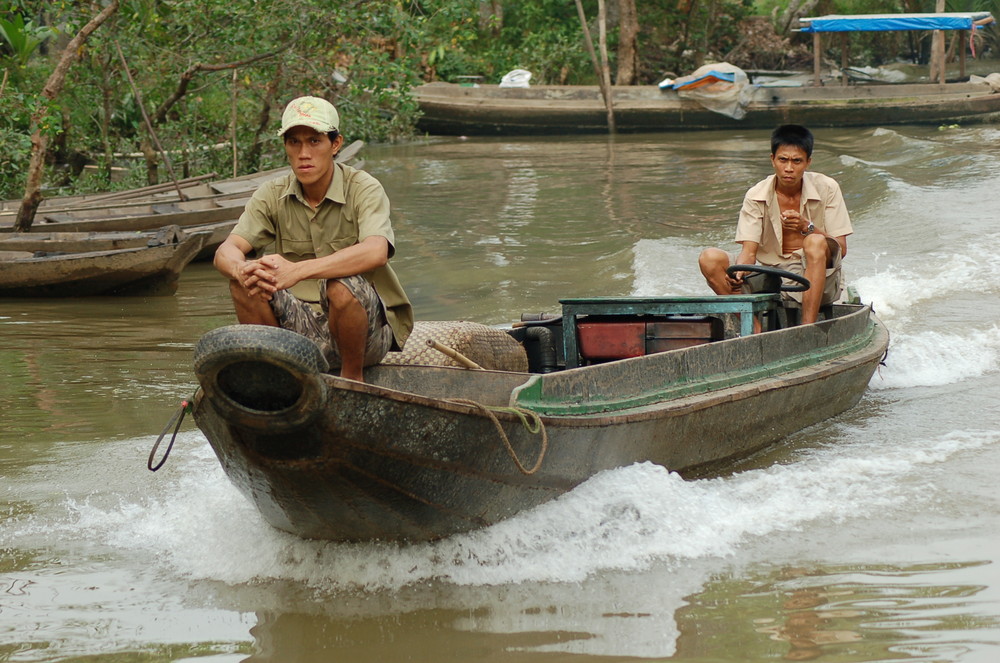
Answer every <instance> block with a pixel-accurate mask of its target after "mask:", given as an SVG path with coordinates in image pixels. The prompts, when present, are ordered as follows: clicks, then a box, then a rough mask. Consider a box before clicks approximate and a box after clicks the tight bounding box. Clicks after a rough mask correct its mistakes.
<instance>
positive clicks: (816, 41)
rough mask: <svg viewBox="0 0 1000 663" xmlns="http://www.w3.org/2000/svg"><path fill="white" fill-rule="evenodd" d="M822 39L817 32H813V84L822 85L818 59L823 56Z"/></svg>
mask: <svg viewBox="0 0 1000 663" xmlns="http://www.w3.org/2000/svg"><path fill="white" fill-rule="evenodd" d="M822 42H823V40H822V38H820V36H819V33H818V32H814V33H813V85H816V86H819V85H822V84H823V83H822V81H821V80H820V73H819V72H820V60H821V58H822V57H823V43H822Z"/></svg>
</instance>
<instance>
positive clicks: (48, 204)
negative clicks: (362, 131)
mask: <svg viewBox="0 0 1000 663" xmlns="http://www.w3.org/2000/svg"><path fill="white" fill-rule="evenodd" d="M363 147H364V142H363V141H354V142H353V143H351V144H350V145H348V146H346V147H345V148H343V149H342V150H341V151H340V153H339V154H338V155H337V161H338V162H340V163H351V162H354V161H356V160H357V159H358V155H359V154H360V152H361V149H362V148H363ZM287 172H288V168H287V167H283V168H275V169H273V170H268V171H263V172H259V173H251V174H249V175H242V176H239V177H234V178H230V179H226V180H212V181H205V178H191V179H190V180H184V181H183V186H182V187H181V191H182V194H183V199H180V198H179V197H178V194H177V188H176V187H175V186H173V184H160V185H156V186H154V187H143V188H141V189H136V190H133V191H119V192H113V193H107V194H94V195H87V196H70V197H65V198H53V199H49V200H45V201H43V203H42V205H41V206H40V207H39V212H38V214H37V215H36V217H35V220H34V222H33V224H32V228H31V232H38V231H44V232H109V231H144V230H154V229H156V228H160V227H163V226H166V225H177V226H180V227H182V228H193V227H195V226H204V225H206V224H216V223H220V222H226V221H232V222H234V225H235V221H236V220H237V219H238V218H239V216H240V214H242V213H243V207H244V206H245V205H246V202H247V200H249V199H250V196H251V195H252V194H253V192H254V191H255V190H256V189H257V187H259V186H260V185H261V184H263V183H264V182H266V181H268V180H271V179H274V178H275V177H278V176H280V175H283V174H285V173H287ZM19 207H20V201H6V202H5V203H3V205H0V233H4V232H13V225H14V219H15V217H16V215H17V210H18V209H19Z"/></svg>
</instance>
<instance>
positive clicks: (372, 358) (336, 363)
mask: <svg viewBox="0 0 1000 663" xmlns="http://www.w3.org/2000/svg"><path fill="white" fill-rule="evenodd" d="M334 280H336V281H338V282H340V283H342V284H343V285H344V286H345V287H346V288H347V289H348V290H349V291H350V292H351V294H352V295H354V298H355V299H357V300H358V303H360V304H361V306H362V308H364V309H365V312H366V313H367V314H368V342H367V344H366V345H365V366H372V365H373V364H377V363H379V362H380V361H382V358H383V357H385V355H386V353H388V352H389V349H390V348H391V347H392V327H390V326H389V322H388V321H387V320H386V317H385V308H384V307H383V305H382V300H381V299H379V296H378V293H377V292H375V288H374V287H373V286H372V284H371V283H369V282H368V279H366V278H365V277H363V276H345V277H344V278H340V279H334ZM320 291H321V292H326V281H325V280H324V281H321V282H320ZM321 308H322V311H317V310H316V308H315V305H314V304H310V303H309V302H306V301H303V300H301V299H299V298H298V297H296V296H295V295H293V294H291V293H290V292H288V291H287V290H279V291H278V292H276V293H274V298H272V299H271V310H272V311H274V315H275V317H276V318H278V324H279V325H281V327H282V328H283V329H289V330H291V331H293V332H296V333H299V334H302V335H303V336H305V337H306V338H309V339H311V340H312V341H313V342H314V343H315V344H316V345H318V346H319V348H320V350H321V351H322V352H323V356H324V357H326V360H327V362H329V364H330V368H339V367H340V365H341V361H340V351H339V349H338V348H337V344H336V343H335V342H334V341H333V339H331V338H330V322H329V308H330V302H329V301H328V300H327V299H326V298H324V299H323V301H322V302H321Z"/></svg>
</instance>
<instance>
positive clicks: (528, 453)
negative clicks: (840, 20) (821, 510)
mask: <svg viewBox="0 0 1000 663" xmlns="http://www.w3.org/2000/svg"><path fill="white" fill-rule="evenodd" d="M887 344H888V336H887V333H886V332H885V329H884V327H883V326H882V325H881V324H880V323H879V322H878V321H877V319H875V318H874V316H870V315H869V312H868V310H867V309H863V308H859V309H858V310H857V311H855V312H853V313H852V314H850V315H847V316H844V317H842V318H838V319H834V320H829V321H826V322H823V323H820V324H817V325H807V326H803V327H796V328H791V329H787V330H782V331H776V332H769V333H766V334H758V335H755V336H751V337H745V338H737V339H732V340H728V341H722V342H718V343H711V344H707V345H703V346H698V347H694V348H687V349H683V350H676V351H671V352H665V353H659V354H655V355H649V356H646V357H639V358H634V359H628V360H623V361H617V362H611V363H608V364H602V365H597V366H588V367H583V368H578V369H573V370H568V371H564V372H561V373H558V374H552V375H545V376H531V375H529V374H517V373H503V372H494V371H465V370H462V369H451V368H430V367H416V366H379V367H375V368H374V369H372V370H371V371H370V372H369V373H366V379H367V380H369V381H370V382H368V383H364V384H362V383H358V382H354V381H350V380H343V379H340V378H337V377H333V376H330V375H326V374H323V375H319V376H317V377H316V378H315V379H314V378H310V379H311V380H313V382H312V386H311V387H308V388H306V389H305V390H304V394H305V395H303V396H302V398H301V399H300V400H304V401H308V402H309V403H310V405H309V406H308V407H307V408H306V409H307V410H308V416H305V414H303V413H302V412H301V411H298V410H297V409H296V407H290V408H285V409H283V410H281V411H280V412H275V413H273V414H274V416H271V414H272V413H269V412H266V411H265V410H266V408H264V409H263V410H262V409H259V407H250V408H242V409H241V406H240V405H239V403H237V402H236V401H239V400H240V396H236V397H235V398H234V397H232V395H231V394H230V395H227V394H225V393H222V392H223V391H224V389H221V388H220V387H219V384H218V383H213V378H212V377H211V376H207V379H206V376H205V375H203V374H201V373H199V379H200V380H201V382H202V387H203V391H202V392H201V393H200V394H199V396H198V397H197V398H196V401H195V408H194V416H195V419H196V421H197V423H198V425H199V427H200V428H201V429H202V430H203V431H204V432H205V435H206V437H207V438H208V440H209V443H210V444H211V445H212V447H213V449H214V450H215V452H216V454H217V455H218V457H219V459H220V461H221V464H222V466H223V468H224V470H225V472H226V473H227V475H228V476H229V477H230V479H231V480H232V481H233V482H234V484H235V485H236V486H237V487H238V488H239V489H240V490H241V491H242V492H243V493H244V494H245V495H247V497H249V498H250V499H251V500H252V501H253V502H254V503H255V504H256V506H257V507H258V509H259V510H260V512H261V513H262V514H263V516H264V517H265V519H266V520H267V521H268V522H269V523H271V524H272V525H273V526H275V527H277V528H278V529H282V530H285V531H288V532H292V533H294V534H296V535H298V536H302V537H306V538H317V539H329V540H334V541H362V540H373V539H379V540H407V541H424V540H433V539H437V538H441V537H444V536H448V535H451V534H455V533H459V532H466V531H470V530H473V529H477V528H480V527H485V526H488V525H491V524H493V523H496V522H499V521H501V520H504V519H506V518H509V517H511V516H513V515H515V514H517V513H519V512H521V511H524V510H526V509H530V508H532V507H535V506H537V505H540V504H543V503H545V502H547V501H549V500H551V499H553V498H555V497H558V496H559V495H561V494H563V493H565V492H567V491H569V490H571V489H572V488H574V487H575V486H577V485H579V484H580V483H582V482H583V481H586V480H587V479H588V478H590V477H591V476H593V475H594V474H596V473H598V472H600V471H603V470H608V469H613V468H617V467H622V466H626V465H629V464H632V463H637V462H653V463H657V464H660V465H663V466H664V467H666V468H668V469H670V470H673V471H677V472H679V473H681V474H682V475H686V476H696V475H701V474H703V473H706V472H711V471H714V470H717V469H719V468H723V467H725V466H726V465H727V464H729V463H730V462H731V461H733V460H734V459H737V458H742V457H745V456H746V455H748V454H751V453H753V452H754V451H756V450H759V449H761V448H763V447H765V446H767V445H769V444H771V443H773V442H775V441H777V440H779V439H781V438H782V437H785V436H787V435H788V434H790V433H793V432H795V431H797V430H800V429H802V428H805V427H807V426H810V425H813V424H816V423H818V422H821V421H824V420H826V419H828V418H829V417H832V416H834V415H836V414H839V413H840V412H843V411H845V410H847V409H848V408H850V407H852V406H853V405H854V404H856V403H857V401H858V400H859V399H860V398H861V395H862V394H863V392H864V390H865V388H866V386H867V384H868V381H869V379H870V378H871V376H872V373H873V372H874V370H875V368H876V366H877V365H878V363H879V361H880V360H881V358H882V357H883V355H884V352H885V349H886V347H887ZM831 348H832V350H831ZM253 361H256V360H253ZM253 361H248V360H247V358H246V357H243V358H242V359H239V358H238V355H234V358H233V362H234V364H239V365H240V366H241V368H240V369H239V370H247V371H250V372H253V368H252V364H253ZM657 375H663V376H668V377H665V378H664V380H665V381H664V382H663V383H662V384H657V382H656V378H655V376H657ZM669 376H681V379H680V380H679V381H677V380H673V378H670V377H669ZM684 376H688V377H684ZM691 376H693V377H691ZM239 382H240V384H246V383H247V381H246V380H243V379H241V380H239ZM268 382H272V383H276V382H275V381H272V380H269V381H268ZM636 385H639V386H638V387H637V386H636ZM467 399H468V400H467ZM266 400H267V399H266V398H265V399H263V400H255V401H254V403H255V404H259V403H261V402H265V401H266ZM469 400H471V401H472V402H468V401H469ZM510 404H513V405H515V406H518V407H520V408H521V409H522V410H523V411H525V412H528V413H529V415H528V419H527V422H525V420H522V418H520V417H519V416H518V415H517V414H516V413H513V412H511V411H508V410H505V409H504V406H507V405H510ZM282 407H284V404H283V406H282ZM293 411H296V412H298V414H296V415H295V416H291V415H290V414H289V413H290V412H293ZM531 412H534V413H537V415H538V416H539V417H540V419H541V422H542V423H543V425H544V434H542V433H533V432H531V431H530V430H529V426H530V424H531V423H532V421H531V415H530V413H531ZM292 419H294V420H295V421H294V422H293V423H291V424H290V423H289V421H290V420H292ZM526 423H527V425H526ZM498 427H499V429H502V431H503V433H502V434H501V433H500V432H499V430H498ZM536 463H537V465H538V467H537V470H536V471H534V472H533V473H532V472H531V470H532V469H533V467H534V465H535V464H536Z"/></svg>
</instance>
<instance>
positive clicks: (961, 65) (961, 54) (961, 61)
mask: <svg viewBox="0 0 1000 663" xmlns="http://www.w3.org/2000/svg"><path fill="white" fill-rule="evenodd" d="M973 30H975V28H973ZM968 34H969V33H968V32H967V31H965V30H959V31H958V77H959V78H960V79H962V80H963V81H964V80H965V46H966V44H965V41H966V35H968Z"/></svg>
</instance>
